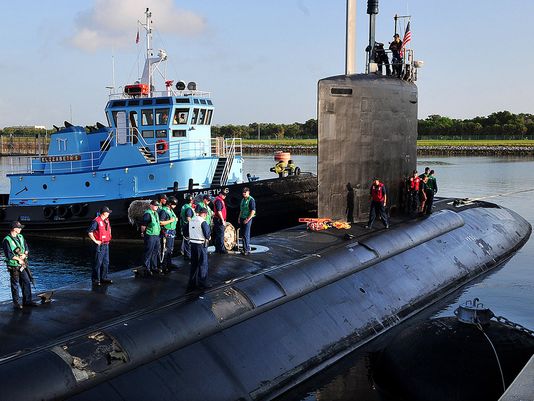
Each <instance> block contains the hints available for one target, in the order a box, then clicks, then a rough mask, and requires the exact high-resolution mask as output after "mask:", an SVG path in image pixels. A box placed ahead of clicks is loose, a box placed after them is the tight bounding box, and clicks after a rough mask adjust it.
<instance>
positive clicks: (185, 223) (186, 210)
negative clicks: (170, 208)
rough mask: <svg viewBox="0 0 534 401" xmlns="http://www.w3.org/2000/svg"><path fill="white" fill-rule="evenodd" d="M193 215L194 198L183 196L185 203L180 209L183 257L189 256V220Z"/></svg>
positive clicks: (187, 257)
mask: <svg viewBox="0 0 534 401" xmlns="http://www.w3.org/2000/svg"><path fill="white" fill-rule="evenodd" d="M194 216H195V205H194V198H193V197H192V196H191V195H187V196H186V197H185V204H184V205H183V206H182V209H181V210H180V228H181V229H182V254H183V255H184V259H186V260H187V259H189V258H191V245H190V243H189V222H190V221H191V219H192V218H193V217H194Z"/></svg>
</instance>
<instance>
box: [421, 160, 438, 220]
mask: <svg viewBox="0 0 534 401" xmlns="http://www.w3.org/2000/svg"><path fill="white" fill-rule="evenodd" d="M426 185H427V187H428V192H427V200H426V207H425V210H424V211H423V212H424V213H425V214H432V207H433V205H434V195H436V193H437V192H438V182H437V181H436V177H434V170H430V172H429V174H428V182H427V183H426Z"/></svg>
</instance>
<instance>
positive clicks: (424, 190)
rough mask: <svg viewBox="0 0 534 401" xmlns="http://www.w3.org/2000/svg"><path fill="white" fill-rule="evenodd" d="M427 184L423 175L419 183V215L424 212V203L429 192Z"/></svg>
mask: <svg viewBox="0 0 534 401" xmlns="http://www.w3.org/2000/svg"><path fill="white" fill-rule="evenodd" d="M427 183H428V177H427V176H426V175H425V176H423V179H422V180H421V182H420V183H419V201H420V206H419V213H424V212H425V210H426V201H427V199H428V192H429V189H428V185H427Z"/></svg>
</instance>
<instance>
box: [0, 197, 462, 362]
mask: <svg viewBox="0 0 534 401" xmlns="http://www.w3.org/2000/svg"><path fill="white" fill-rule="evenodd" d="M434 204H435V211H438V210H440V209H447V208H451V206H450V204H451V199H436V202H435V203H434ZM466 207H469V206H466ZM418 219H424V217H421V218H418ZM410 220H412V219H410V218H408V217H406V216H403V217H396V218H392V219H391V225H392V227H394V226H398V225H400V224H405V223H406V222H408V221H410ZM375 226H380V227H381V226H382V224H381V222H380V221H376V222H375ZM253 230H254V228H253ZM382 230H383V229H382V228H378V229H377V228H375V229H373V230H368V229H365V228H364V224H353V225H352V227H351V228H350V229H349V230H336V229H329V230H325V231H320V232H311V231H308V230H306V229H305V228H304V226H303V225H301V226H297V227H294V228H290V229H286V230H283V231H279V232H276V233H272V234H267V235H261V236H257V237H254V238H253V241H252V242H253V247H257V248H259V249H258V250H257V251H255V252H253V253H251V254H250V255H249V256H243V255H241V254H228V255H218V254H210V255H209V281H210V283H211V284H213V289H218V288H221V287H224V286H229V285H232V284H236V282H239V281H243V280H246V279H247V278H249V277H251V276H253V275H255V274H260V273H264V272H266V271H269V270H271V269H277V268H280V267H283V266H287V265H290V264H292V263H295V262H297V261H299V260H301V259H303V258H306V257H309V256H310V255H314V254H318V253H320V252H323V251H325V250H327V249H328V248H330V247H335V246H339V245H341V244H343V243H344V242H346V238H347V235H346V234H351V235H352V236H354V238H351V239H352V240H360V239H364V238H367V237H369V236H372V235H374V234H375V233H376V232H377V231H382ZM173 264H175V265H176V266H177V268H176V269H173V270H172V271H171V273H169V274H166V275H160V276H155V277H150V278H135V277H134V274H133V273H132V271H130V270H123V271H119V272H116V273H113V274H111V278H112V279H113V280H114V284H112V285H108V286H102V287H93V286H92V284H91V280H90V277H88V278H87V280H86V281H84V282H80V283H77V284H74V285H70V286H67V287H62V288H59V289H57V290H56V291H55V293H54V299H53V302H51V303H49V304H45V305H41V306H40V307H38V308H24V309H23V310H22V311H14V310H13V308H12V303H11V301H5V302H2V303H0V362H3V361H6V360H9V359H12V358H17V357H19V356H22V355H25V354H28V353H32V352H36V351H38V350H40V349H43V348H48V347H51V346H53V345H58V344H61V343H64V342H65V341H67V340H68V339H69V338H72V337H74V336H79V335H82V334H86V333H87V334H89V333H91V332H92V331H94V330H96V329H97V328H99V329H102V328H103V327H106V326H107V325H111V324H117V322H120V321H126V320H128V319H131V318H134V317H136V316H142V315H143V314H146V313H150V312H151V311H153V310H155V309H159V308H162V307H164V306H167V305H170V304H180V303H187V302H188V301H191V300H193V299H197V298H198V297H199V296H202V294H201V293H200V294H199V293H198V292H187V290H186V287H187V281H188V277H189V263H188V262H187V261H185V260H183V259H182V258H181V257H179V258H174V259H173ZM208 291H211V290H208Z"/></svg>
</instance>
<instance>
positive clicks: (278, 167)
mask: <svg viewBox="0 0 534 401" xmlns="http://www.w3.org/2000/svg"><path fill="white" fill-rule="evenodd" d="M286 166H287V165H286V162H285V161H283V160H279V161H278V162H277V163H276V164H275V165H274V167H271V169H270V171H272V172H273V173H276V174H278V177H280V178H282V177H283V176H284V171H285V170H286Z"/></svg>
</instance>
